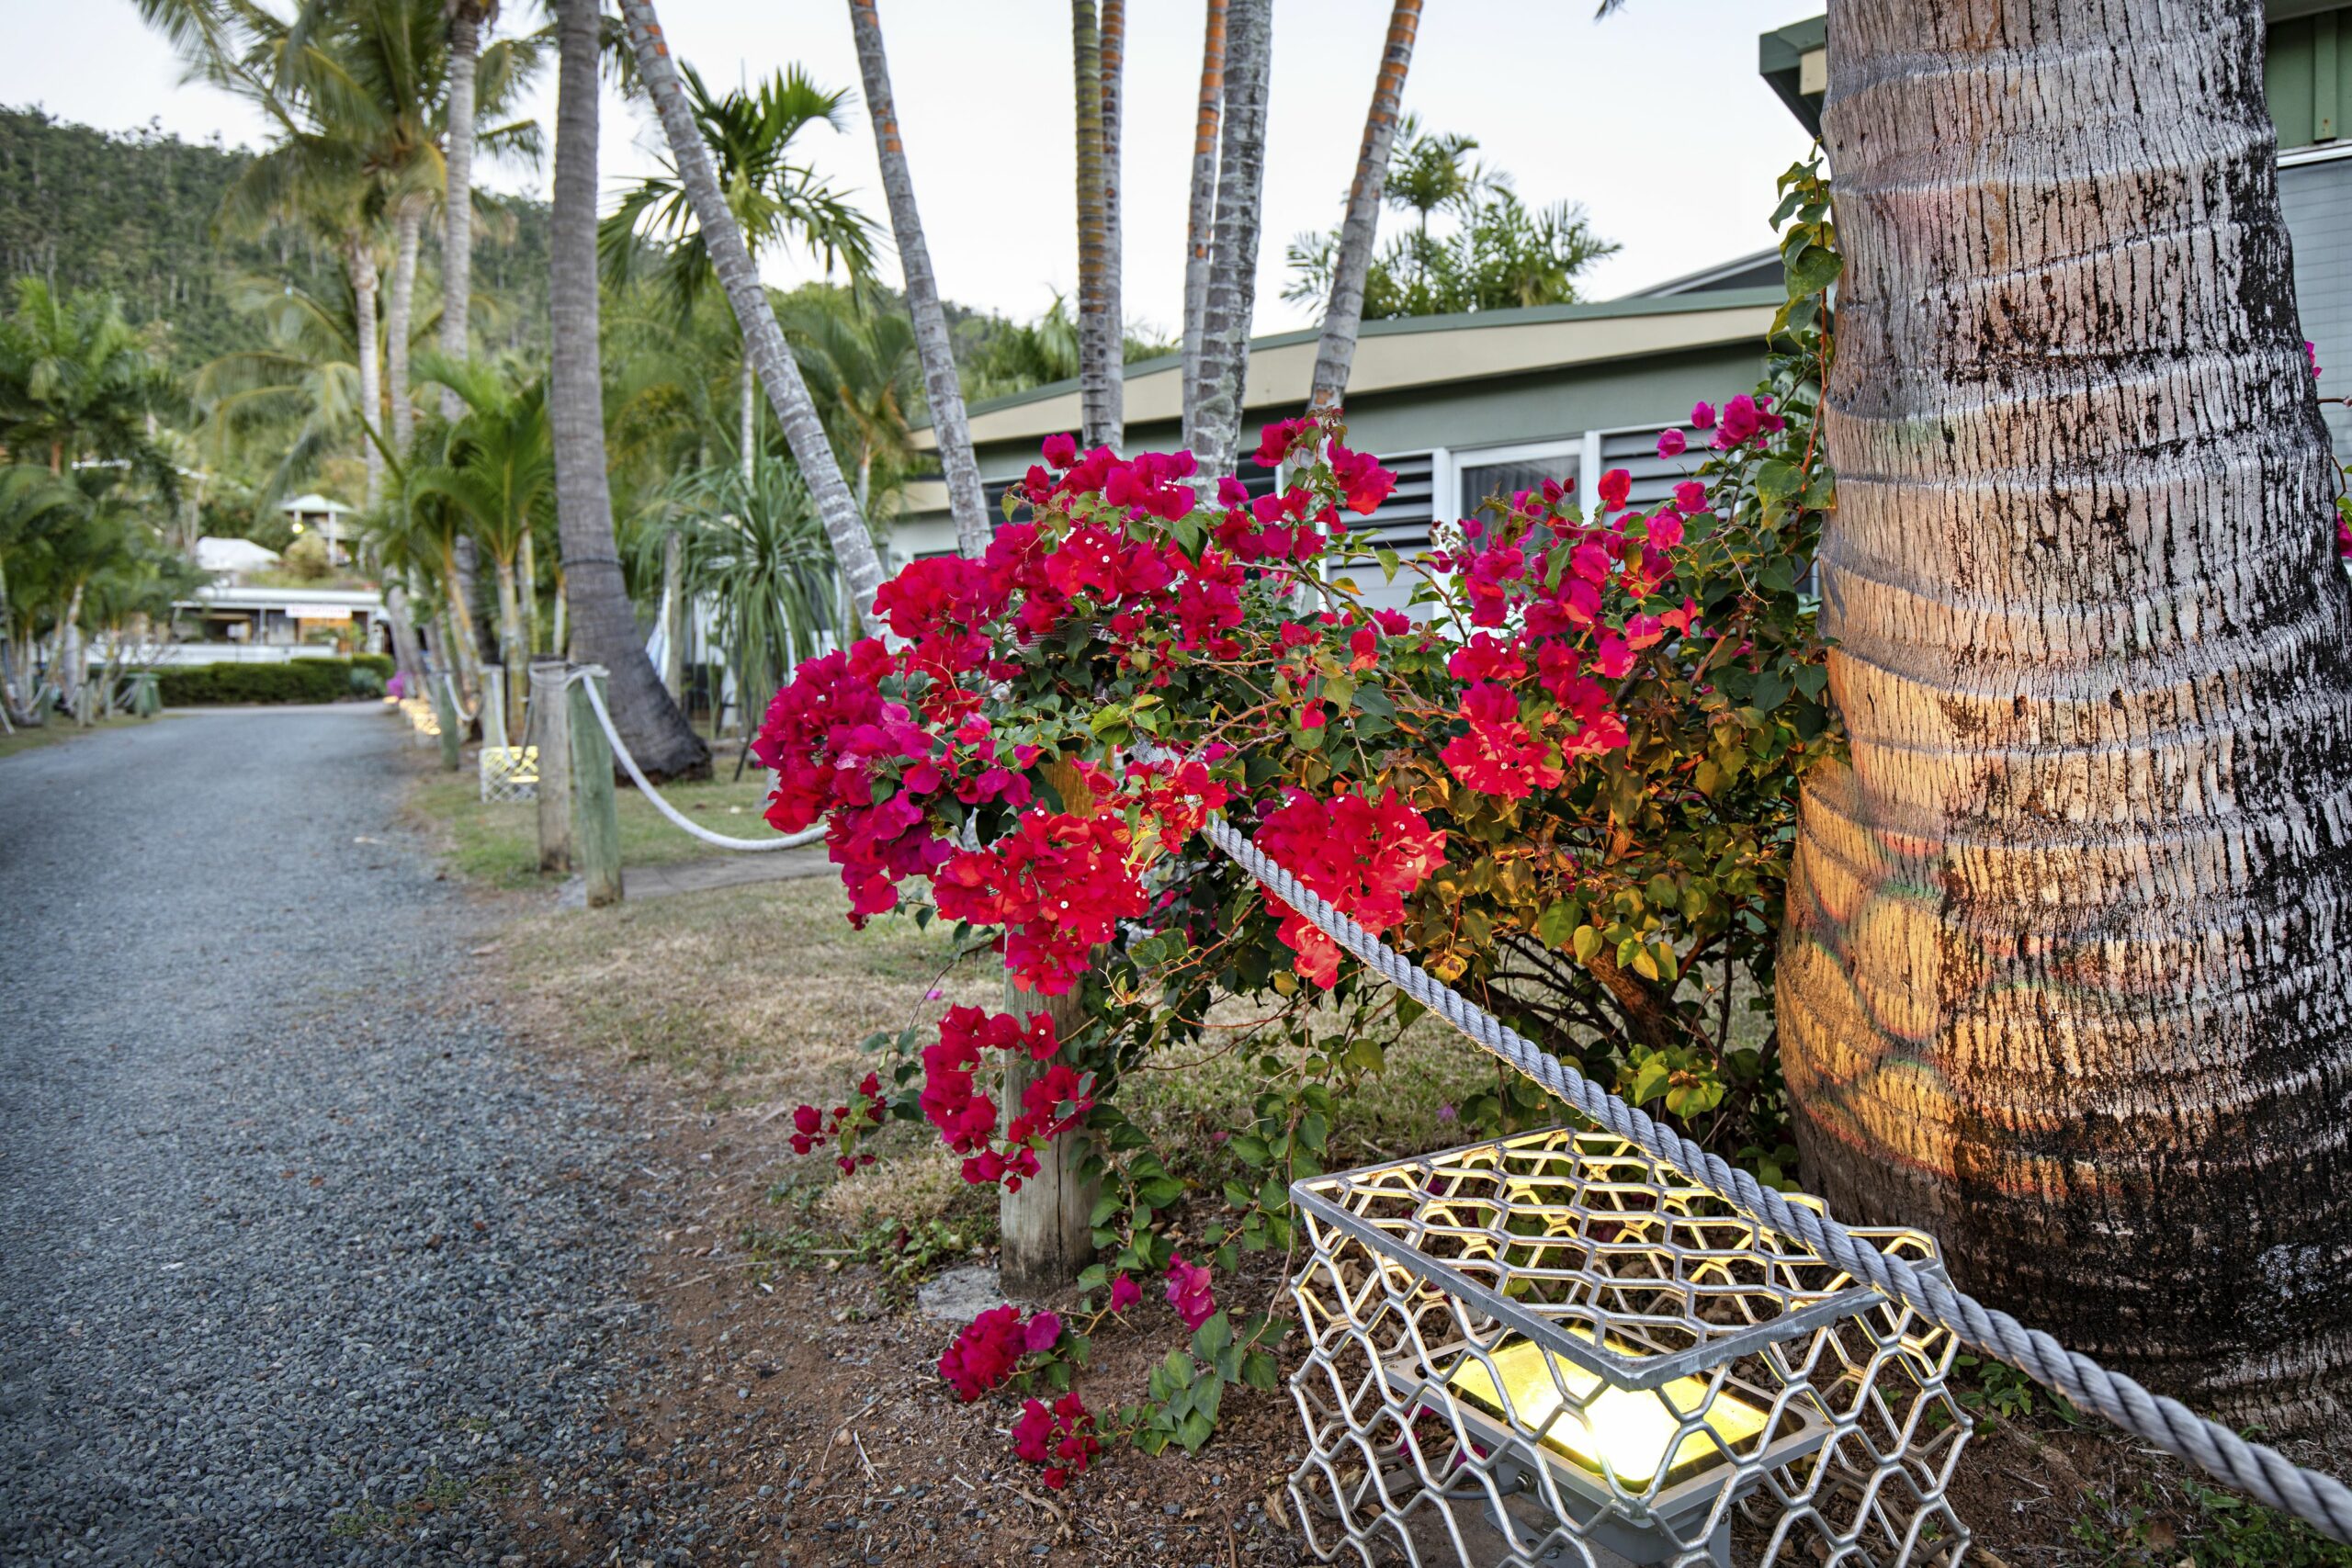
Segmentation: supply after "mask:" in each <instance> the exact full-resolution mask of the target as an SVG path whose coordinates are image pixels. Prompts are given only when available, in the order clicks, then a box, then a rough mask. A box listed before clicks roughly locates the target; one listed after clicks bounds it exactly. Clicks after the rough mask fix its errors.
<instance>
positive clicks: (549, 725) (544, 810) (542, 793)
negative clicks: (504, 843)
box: [525, 655, 571, 872]
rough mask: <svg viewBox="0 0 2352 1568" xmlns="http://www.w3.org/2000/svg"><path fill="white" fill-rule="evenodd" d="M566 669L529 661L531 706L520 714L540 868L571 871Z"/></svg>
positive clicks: (545, 660) (544, 659)
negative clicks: (532, 774) (531, 768)
mask: <svg viewBox="0 0 2352 1568" xmlns="http://www.w3.org/2000/svg"><path fill="white" fill-rule="evenodd" d="M569 668H570V667H569V666H568V665H566V664H565V663H564V661H563V660H561V659H557V658H549V657H548V656H546V655H541V656H540V657H538V658H537V659H534V660H531V705H530V708H529V710H528V711H527V712H526V714H525V728H526V730H527V731H528V736H527V739H528V743H529V744H530V745H532V746H533V747H536V748H537V752H538V756H537V761H538V765H539V790H538V809H539V869H540V870H541V871H558V872H561V871H570V870H571V696H570V694H568V693H567V692H566V691H565V690H564V675H565V672H566V671H567V670H568V669H569Z"/></svg>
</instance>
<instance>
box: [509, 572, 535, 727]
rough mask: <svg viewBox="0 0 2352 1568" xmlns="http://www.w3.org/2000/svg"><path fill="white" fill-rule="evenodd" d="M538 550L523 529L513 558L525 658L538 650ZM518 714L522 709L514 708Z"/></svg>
mask: <svg viewBox="0 0 2352 1568" xmlns="http://www.w3.org/2000/svg"><path fill="white" fill-rule="evenodd" d="M538 557H539V552H538V549H537V547H536V546H535V544H534V543H533V541H532V538H531V532H530V530H529V529H527V528H526V529H525V530H524V531H523V543H522V547H521V548H520V550H519V551H518V552H517V553H516V555H515V570H516V571H518V572H519V573H521V574H522V591H523V656H524V657H525V658H526V660H527V659H528V658H529V657H530V656H531V655H532V654H535V653H537V652H538V651H539V559H538ZM522 711H523V710H522V709H520V708H517V709H515V712H516V713H517V714H520V713H521V712H522Z"/></svg>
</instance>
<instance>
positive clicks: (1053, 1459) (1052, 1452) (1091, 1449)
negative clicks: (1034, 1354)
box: [1012, 1389, 1103, 1492]
mask: <svg viewBox="0 0 2352 1568" xmlns="http://www.w3.org/2000/svg"><path fill="white" fill-rule="evenodd" d="M1012 1451H1013V1452H1015V1453H1017V1454H1019V1455H1020V1456H1021V1457H1022V1458H1023V1459H1024V1460H1027V1461H1029V1462H1030V1463H1031V1464H1042V1465H1044V1466H1045V1467H1046V1470H1045V1474H1044V1475H1043V1476H1042V1477H1041V1478H1040V1479H1042V1480H1043V1481H1044V1482H1045V1483H1046V1486H1047V1487H1048V1488H1050V1489H1051V1490H1053V1491H1056V1492H1058V1491H1060V1490H1061V1489H1062V1488H1064V1487H1065V1486H1068V1485H1069V1483H1070V1478H1071V1477H1072V1476H1074V1475H1080V1474H1082V1473H1084V1472H1085V1470H1086V1467H1087V1466H1088V1465H1089V1464H1091V1463H1092V1462H1093V1460H1094V1456H1095V1455H1096V1454H1098V1453H1101V1452H1102V1451H1103V1445H1102V1443H1101V1442H1099V1441H1097V1440H1096V1438H1095V1436H1094V1417H1093V1416H1091V1415H1090V1414H1088V1412H1087V1408H1086V1402H1085V1401H1084V1400H1082V1399H1080V1397H1079V1395H1078V1392H1077V1390H1075V1389H1073V1390H1071V1391H1070V1392H1069V1393H1065V1394H1063V1395H1062V1396H1061V1397H1060V1398H1059V1399H1057V1400H1055V1401H1054V1403H1053V1405H1052V1407H1051V1408H1050V1409H1048V1408H1047V1407H1046V1403H1045V1401H1043V1400H1039V1399H1033V1400H1031V1401H1029V1402H1028V1403H1027V1404H1023V1406H1022V1407H1021V1415H1020V1417H1019V1418H1018V1419H1017V1420H1015V1421H1014V1422H1013V1424H1012Z"/></svg>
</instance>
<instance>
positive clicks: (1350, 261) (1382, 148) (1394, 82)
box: [1311, 0, 1421, 409]
mask: <svg viewBox="0 0 2352 1568" xmlns="http://www.w3.org/2000/svg"><path fill="white" fill-rule="evenodd" d="M1420 25H1421V0H1396V4H1395V5H1394V6H1391V7H1390V9H1389V13H1388V44H1387V47H1386V48H1385V49H1384V50H1382V51H1381V55H1380V74H1379V75H1378V76H1377V77H1375V78H1374V81H1373V86H1372V108H1371V110H1370V111H1369V112H1368V113H1366V114H1365V116H1364V120H1363V144H1362V145H1361V146H1360V147H1359V148H1358V149H1357V151H1356V177H1355V182H1354V183H1353V184H1352V185H1351V186H1349V187H1348V210H1347V216H1346V217H1345V218H1343V219H1341V220H1340V244H1339V250H1338V253H1337V254H1336V256H1335V257H1334V259H1333V262H1332V266H1331V299H1330V302H1329V304H1328V305H1326V306H1325V307H1324V310H1323V334H1322V337H1321V340H1320V341H1319V342H1318V343H1317V344H1316V348H1315V377H1314V380H1313V383H1312V385H1313V392H1312V393H1311V401H1312V403H1313V406H1315V407H1316V408H1317V409H1328V408H1334V407H1337V406H1338V404H1339V401H1340V398H1341V397H1342V396H1343V395H1345V393H1346V392H1347V389H1348V371H1349V369H1350V367H1352V366H1353V365H1354V364H1355V357H1356V332H1357V329H1358V328H1360V327H1361V326H1363V283H1364V278H1365V277H1366V276H1368V275H1369V274H1370V273H1371V271H1372V243H1373V240H1374V237H1375V235H1376V234H1377V233H1378V231H1379V229H1380V201H1381V192H1382V190H1383V187H1384V186H1385V183H1386V181H1387V177H1388V155H1389V152H1390V149H1391V148H1392V147H1393V146H1394V145H1395V142H1396V140H1397V109H1398V107H1399V106H1400V104H1401V103H1402V102H1403V100H1404V96H1405V72H1406V69H1407V68H1408V66H1410V65H1411V64H1412V61H1413V37H1414V34H1415V33H1417V32H1418V31H1419V28H1420Z"/></svg>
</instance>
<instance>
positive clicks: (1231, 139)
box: [1193, 0, 1273, 474]
mask: <svg viewBox="0 0 2352 1568" xmlns="http://www.w3.org/2000/svg"><path fill="white" fill-rule="evenodd" d="M1272 10H1273V4H1272V0H1232V3H1231V5H1230V6H1229V8H1228V10H1227V37H1226V57H1225V109H1224V114H1223V117H1222V118H1223V128H1222V131H1221V134H1220V139H1219V142H1218V147H1217V170H1216V254H1215V256H1214V257H1213V259H1212V261H1211V264H1210V267H1209V287H1208V300H1207V304H1206V306H1205V307H1204V310H1203V312H1202V316H1201V389H1200V394H1201V395H1200V407H1199V410H1198V412H1196V414H1195V415H1194V418H1193V451H1194V452H1195V453H1197V454H1198V455H1199V457H1200V460H1201V472H1203V473H1204V474H1225V473H1230V472H1231V471H1232V469H1233V455H1234V448H1235V446H1237V445H1238V442H1239V441H1240V437H1241V400H1242V389H1243V387H1244V385H1245V384H1246V381H1247V378H1248V375H1249V370H1250V312H1251V310H1252V309H1253V307H1254V306H1255V304H1256V301H1257V293H1258V219H1259V206H1260V198H1261V195H1262V194H1263V190H1264V186H1265V175H1266V78H1267V74H1268V67H1269V66H1270V65H1271V64H1272V58H1273V28H1272Z"/></svg>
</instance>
